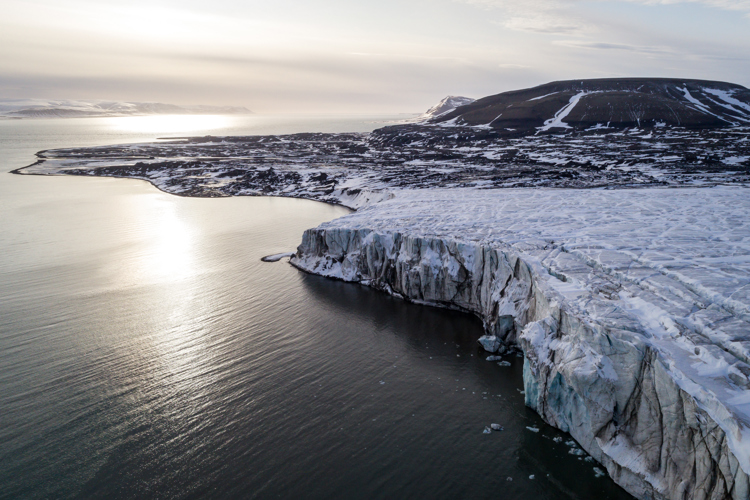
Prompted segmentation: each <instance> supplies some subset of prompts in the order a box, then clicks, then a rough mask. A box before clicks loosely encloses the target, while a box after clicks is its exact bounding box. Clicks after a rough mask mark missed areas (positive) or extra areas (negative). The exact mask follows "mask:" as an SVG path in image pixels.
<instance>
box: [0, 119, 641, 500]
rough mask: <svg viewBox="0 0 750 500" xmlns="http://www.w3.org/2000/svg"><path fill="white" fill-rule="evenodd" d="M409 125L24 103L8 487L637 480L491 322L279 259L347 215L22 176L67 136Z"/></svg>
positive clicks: (239, 487)
mask: <svg viewBox="0 0 750 500" xmlns="http://www.w3.org/2000/svg"><path fill="white" fill-rule="evenodd" d="M385 123H387V122H386V119H385V118H383V117H351V118H340V117H317V118H304V117H281V118H279V117H262V116H251V117H235V118H226V117H180V118H179V119H176V120H175V119H171V118H168V117H167V118H165V117H159V118H120V119H101V118H100V119H69V120H5V121H0V256H1V257H2V258H0V498H2V499H16V498H29V499H37V498H39V499H41V498H55V499H57V498H107V499H110V500H111V499H114V498H133V499H137V498H321V499H322V498H389V499H390V498H490V497H492V498H507V499H512V498H519V499H521V498H534V499H535V500H536V499H553V498H597V499H600V498H629V497H628V496H627V495H626V494H625V493H624V492H623V491H622V490H620V489H619V488H618V487H617V486H616V485H614V483H612V481H611V480H609V479H608V478H597V477H595V474H594V470H593V467H594V466H595V465H596V464H594V463H590V462H586V461H584V460H580V459H579V457H577V456H575V455H572V454H570V453H569V450H570V448H569V447H568V446H567V445H565V443H564V442H562V443H556V442H554V441H553V440H552V438H554V437H558V436H561V437H563V438H565V440H568V439H569V437H568V436H566V435H564V434H562V433H560V432H558V431H556V430H554V429H552V428H550V427H548V426H546V425H544V424H543V423H542V422H541V420H540V419H539V417H538V416H537V415H536V414H535V413H534V412H532V411H530V410H528V409H527V408H526V407H525V406H524V405H523V396H522V395H521V394H520V390H522V380H521V360H520V359H518V358H511V361H512V366H511V367H500V366H498V365H497V364H496V363H492V362H487V361H485V360H484V357H485V356H484V355H482V353H481V352H480V350H479V349H478V348H477V345H476V342H475V341H476V339H477V338H478V337H479V336H480V335H481V332H482V328H481V324H480V322H479V321H478V320H477V319H475V318H473V317H470V316H467V315H463V314H459V313H455V312H451V311H445V310H439V309H433V308H429V307H423V306H417V305H413V304H407V303H405V302H403V301H400V300H397V299H393V298H391V297H388V296H386V295H384V294H381V293H378V292H375V291H372V290H369V289H367V288H365V287H361V286H358V285H352V284H345V283H340V282H335V281H330V280H326V279H323V278H319V277H316V276H309V275H305V274H303V273H301V272H299V271H297V270H295V269H294V268H292V267H291V266H289V265H288V264H286V263H284V262H278V263H262V262H261V261H260V258H261V257H262V256H264V255H268V254H273V253H279V252H283V251H290V250H293V249H294V248H295V247H296V245H297V244H298V243H299V241H300V238H301V234H302V231H303V230H304V229H306V228H308V227H313V226H315V225H317V224H319V223H320V222H323V221H325V220H330V219H333V218H335V217H339V216H341V215H344V214H346V213H348V211H347V210H346V209H343V208H340V207H334V206H329V205H324V204H320V203H315V202H309V201H303V200H290V199H281V198H232V199H190V198H179V197H176V196H171V195H167V194H164V193H161V192H159V191H158V190H156V189H155V188H153V187H152V186H150V185H148V184H146V183H144V182H140V181H135V180H122V179H96V178H79V177H37V176H18V175H11V174H8V173H7V172H9V171H10V170H13V169H15V168H18V167H20V166H24V165H27V164H29V163H31V162H33V161H34V156H33V155H34V153H35V152H36V151H39V150H42V149H47V148H55V147H66V146H85V145H99V144H114V143H122V142H134V141H144V140H155V139H156V138H157V137H168V136H186V135H205V134H213V135H229V134H269V133H291V132H314V131H322V132H334V131H341V132H344V131H367V130H371V129H373V128H376V127H379V126H382V125H384V124H385ZM490 423H500V424H502V425H504V426H505V431H503V432H493V433H492V434H489V435H485V434H483V433H482V431H483V429H484V426H485V425H489V424H490ZM527 426H528V427H536V428H539V429H541V430H540V432H538V433H536V432H532V431H529V430H527ZM531 475H533V476H534V478H533V479H531V478H530V477H529V476H531ZM511 479H512V480H511Z"/></svg>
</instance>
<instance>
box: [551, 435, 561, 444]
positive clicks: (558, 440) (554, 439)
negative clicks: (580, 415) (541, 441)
mask: <svg viewBox="0 0 750 500" xmlns="http://www.w3.org/2000/svg"><path fill="white" fill-rule="evenodd" d="M552 441H554V442H555V443H562V438H561V437H560V436H557V437H556V438H552Z"/></svg>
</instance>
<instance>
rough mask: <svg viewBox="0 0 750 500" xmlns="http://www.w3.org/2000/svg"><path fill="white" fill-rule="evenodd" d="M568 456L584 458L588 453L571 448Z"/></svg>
mask: <svg viewBox="0 0 750 500" xmlns="http://www.w3.org/2000/svg"><path fill="white" fill-rule="evenodd" d="M568 454H569V455H575V456H577V457H582V456H584V455H585V454H586V452H585V451H583V450H582V449H580V448H571V449H569V450H568Z"/></svg>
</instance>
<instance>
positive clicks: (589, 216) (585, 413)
mask: <svg viewBox="0 0 750 500" xmlns="http://www.w3.org/2000/svg"><path fill="white" fill-rule="evenodd" d="M749 198H750V197H748V196H747V195H746V191H745V190H744V189H732V188H716V189H703V190H697V189H686V190H633V191H616V192H615V191H577V190H557V191H544V190H513V191H501V192H500V191H490V192H487V191H485V192H482V191H479V190H470V189H466V190H431V191H400V192H396V195H395V198H393V199H391V200H388V201H384V202H381V203H377V204H374V205H370V206H367V207H365V208H363V209H361V210H360V211H359V212H357V213H355V214H352V215H350V216H347V217H343V218H341V219H338V220H336V221H332V222H330V223H327V224H323V225H321V226H320V227H318V228H315V229H311V230H308V231H307V232H306V233H305V234H304V236H303V240H302V244H301V245H300V246H299V248H298V250H297V253H296V255H295V256H294V257H293V258H292V262H293V264H294V265H295V266H297V267H299V268H301V269H304V270H306V271H309V272H313V273H316V274H320V275H324V276H329V277H334V278H339V279H343V280H346V281H353V282H360V283H363V284H366V285H369V286H372V287H374V288H378V289H381V290H384V291H386V292H388V293H392V294H394V295H397V296H400V297H403V298H405V299H408V300H411V301H414V302H418V303H424V304H431V305H437V306H444V307H452V308H458V309H462V310H465V311H468V312H472V313H474V314H477V315H478V316H479V317H480V318H482V319H483V321H484V325H485V329H486V334H487V336H488V337H487V338H485V339H484V340H485V345H488V344H492V342H487V341H488V340H494V339H492V337H495V339H497V340H502V341H503V342H514V343H517V344H518V345H519V346H520V347H521V348H522V349H523V352H524V356H525V359H524V384H525V392H526V403H527V405H528V406H530V407H532V408H534V409H535V410H536V411H537V412H539V414H540V415H542V417H543V418H544V419H545V420H546V421H547V422H549V423H550V424H551V425H554V426H556V427H558V428H560V429H562V430H565V431H567V432H569V433H570V434H571V435H572V436H573V437H574V438H575V439H576V440H577V441H578V442H579V443H580V444H581V446H582V447H583V448H584V449H585V450H586V451H587V452H588V453H590V454H591V455H592V456H593V457H594V458H595V459H596V460H598V461H599V462H601V463H602V464H603V465H604V466H605V467H606V468H607V470H608V472H609V474H610V475H611V476H612V477H613V478H614V479H615V481H617V482H618V483H619V484H620V485H622V486H623V487H624V488H625V489H626V490H628V491H629V492H631V493H632V494H634V495H635V496H636V497H638V498H670V499H678V498H679V499H683V498H696V499H703V498H732V499H744V498H748V496H749V494H750V493H749V492H750V482H749V480H748V471H750V439H748V431H749V428H748V422H750V405H749V403H750V395H749V394H750V391H748V387H749V386H750V382H749V381H748V376H747V375H748V374H750V366H749V365H748V364H747V363H748V360H750V356H748V352H749V351H748V346H750V342H748V340H750V339H748V337H749V336H750V335H749V334H748V332H750V329H748V328H747V327H748V320H749V319H750V315H748V311H749V308H748V303H750V300H749V299H750V295H749V294H748V292H746V291H744V290H746V289H747V288H749V285H750V272H749V271H750V238H748V236H750V226H748V223H747V222H745V221H743V220H741V217H742V215H741V214H742V213H746V210H747V209H748V208H750V201H747V200H748V199H749Z"/></svg>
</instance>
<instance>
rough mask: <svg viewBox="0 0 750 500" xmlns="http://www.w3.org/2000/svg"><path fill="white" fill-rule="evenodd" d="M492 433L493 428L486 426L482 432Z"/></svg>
mask: <svg viewBox="0 0 750 500" xmlns="http://www.w3.org/2000/svg"><path fill="white" fill-rule="evenodd" d="M491 433H492V429H490V428H489V427H486V426H485V428H484V430H483V431H482V434H491Z"/></svg>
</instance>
